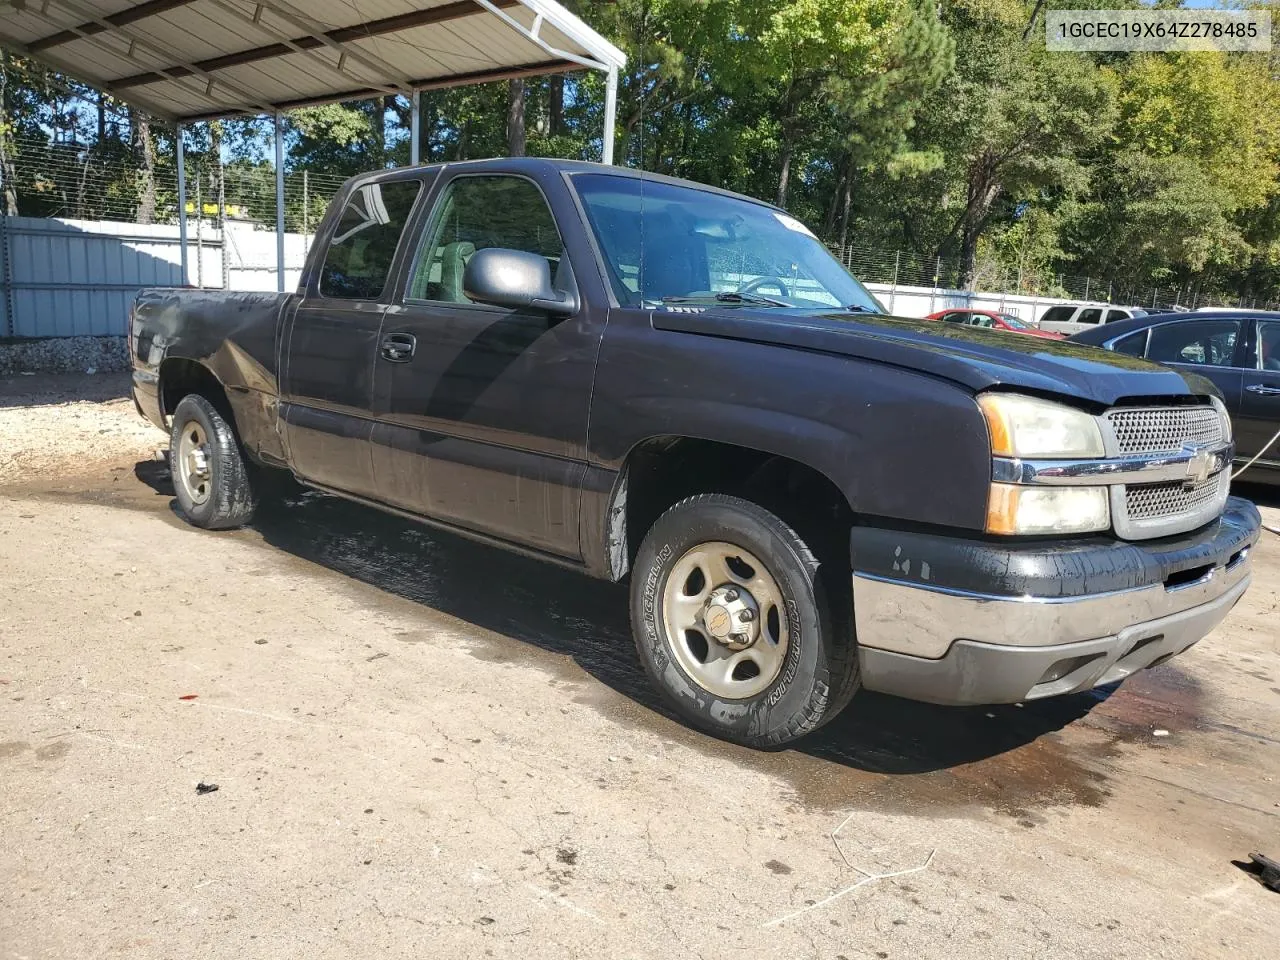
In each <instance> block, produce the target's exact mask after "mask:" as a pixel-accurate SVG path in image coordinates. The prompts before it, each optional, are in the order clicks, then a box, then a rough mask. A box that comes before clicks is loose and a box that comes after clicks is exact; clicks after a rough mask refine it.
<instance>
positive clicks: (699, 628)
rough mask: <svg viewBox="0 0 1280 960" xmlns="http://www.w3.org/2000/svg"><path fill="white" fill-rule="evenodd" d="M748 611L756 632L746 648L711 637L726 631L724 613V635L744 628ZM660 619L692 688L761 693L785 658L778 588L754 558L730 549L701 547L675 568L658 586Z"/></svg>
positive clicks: (726, 695)
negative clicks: (728, 598)
mask: <svg viewBox="0 0 1280 960" xmlns="http://www.w3.org/2000/svg"><path fill="white" fill-rule="evenodd" d="M725 588H729V589H732V590H737V591H738V593H739V598H738V599H737V600H736V601H735V602H734V603H732V604H728V603H725V602H724V600H723V597H724V596H725V595H726V594H725V593H724V591H725ZM752 608H754V610H755V611H756V612H755V614H754V616H753V617H752V619H751V621H750V623H754V624H755V625H756V631H755V634H754V638H753V639H752V640H751V642H750V643H749V644H747V645H745V646H743V645H741V642H740V641H738V642H729V638H721V637H717V636H716V635H715V632H718V633H723V632H724V629H725V626H724V624H725V620H724V615H725V614H726V613H727V614H728V615H729V621H730V623H731V624H732V627H731V628H730V629H739V628H742V627H743V626H749V625H750V623H748V624H740V623H738V620H739V619H740V618H741V616H742V614H741V610H742V609H752ZM735 612H736V613H737V616H734V613H735ZM708 617H710V618H711V619H712V623H711V625H710V626H709V625H708V622H707V618H708ZM662 621H663V627H664V628H665V631H666V636H667V644H668V645H669V646H670V648H671V651H672V653H673V654H674V655H675V658H676V662H677V663H679V664H680V666H681V668H682V669H683V670H684V672H685V673H686V674H687V675H688V676H689V677H690V679H692V680H693V681H694V683H696V684H698V686H700V687H701V688H702V689H703V690H705V691H707V692H708V693H710V694H712V695H714V696H716V697H719V698H721V699H724V700H745V699H747V698H749V697H754V696H757V695H759V694H760V693H763V692H764V691H765V690H767V689H769V687H770V686H771V685H772V684H773V682H774V680H776V679H777V678H778V675H779V674H780V673H781V672H782V667H783V664H784V663H785V662H786V659H787V647H788V642H789V637H788V631H787V616H786V606H785V603H784V600H783V597H782V591H781V589H779V587H778V582H777V580H775V579H774V577H773V575H772V574H771V573H770V572H769V569H768V568H767V567H766V566H765V565H764V564H763V563H762V562H761V561H760V560H759V559H758V558H757V557H756V556H755V555H754V554H753V553H751V552H750V551H749V550H744V549H743V548H742V547H739V546H736V545H735V544H732V543H725V542H723V541H711V542H708V543H700V544H698V545H697V546H694V547H691V548H690V549H689V550H687V551H685V553H684V555H683V556H681V557H680V559H679V560H677V561H676V562H675V564H674V565H673V566H672V567H671V572H670V573H669V574H668V575H667V580H666V585H665V586H664V587H663V595H662ZM712 627H714V628H715V632H713V630H712ZM733 636H735V634H731V635H730V637H733ZM736 636H742V634H736ZM748 663H750V664H753V665H754V673H753V667H752V666H747V664H748Z"/></svg>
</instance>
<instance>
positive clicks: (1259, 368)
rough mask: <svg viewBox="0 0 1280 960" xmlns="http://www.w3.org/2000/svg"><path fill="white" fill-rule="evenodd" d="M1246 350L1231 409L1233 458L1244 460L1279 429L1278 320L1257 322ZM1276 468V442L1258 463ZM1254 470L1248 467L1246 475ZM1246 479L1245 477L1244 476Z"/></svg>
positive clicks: (1279, 465)
mask: <svg viewBox="0 0 1280 960" xmlns="http://www.w3.org/2000/svg"><path fill="white" fill-rule="evenodd" d="M1255 323H1256V329H1255V330H1254V334H1253V337H1252V342H1251V343H1250V344H1249V349H1248V350H1247V351H1246V359H1245V370H1244V374H1243V377H1242V384H1241V387H1242V390H1241V393H1240V406H1239V410H1238V412H1237V410H1236V409H1232V411H1231V412H1232V416H1233V417H1234V419H1235V428H1236V456H1237V457H1240V458H1243V459H1245V460H1248V459H1250V458H1252V457H1254V456H1256V455H1257V454H1258V452H1259V451H1261V450H1262V448H1263V447H1264V446H1266V444H1267V441H1268V440H1270V439H1271V438H1272V437H1273V436H1275V434H1276V431H1277V430H1280V320H1257V321H1255ZM1258 466H1269V467H1273V468H1276V469H1280V441H1277V442H1276V444H1275V446H1273V447H1272V448H1271V449H1270V450H1268V451H1267V453H1266V455H1265V456H1264V457H1262V458H1261V459H1260V460H1259V461H1258ZM1255 469H1257V467H1252V468H1250V473H1252V471H1253V470H1255ZM1246 476H1247V474H1246Z"/></svg>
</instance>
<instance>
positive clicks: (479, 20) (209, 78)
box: [0, 0, 627, 288]
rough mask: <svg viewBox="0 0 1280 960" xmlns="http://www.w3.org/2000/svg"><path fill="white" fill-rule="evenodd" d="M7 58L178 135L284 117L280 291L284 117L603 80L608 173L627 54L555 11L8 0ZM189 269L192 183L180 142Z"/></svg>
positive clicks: (1, 20)
mask: <svg viewBox="0 0 1280 960" xmlns="http://www.w3.org/2000/svg"><path fill="white" fill-rule="evenodd" d="M0 45H3V46H6V47H9V48H10V49H12V50H15V51H19V52H21V53H24V54H26V55H28V56H30V57H33V58H35V59H38V60H41V61H43V62H44V63H47V64H48V65H49V66H51V67H53V68H54V69H56V70H59V71H61V72H62V73H65V74H67V75H68V76H71V77H74V78H76V79H77V80H80V81H82V82H84V83H87V84H89V85H90V86H92V87H95V88H97V89H99V90H102V91H104V92H106V93H109V94H111V95H112V96H115V97H118V98H119V99H121V100H124V101H126V102H128V103H131V104H134V105H136V106H138V107H141V108H142V109H143V110H145V111H147V112H148V113H150V114H153V115H154V116H157V117H161V118H163V119H167V120H170V121H174V122H176V123H178V124H179V125H181V124H183V123H190V122H195V121H199V120H212V119H216V118H219V117H231V116H239V115H244V114H269V115H275V117H276V161H277V162H276V190H277V198H276V228H277V232H278V235H279V236H278V247H277V256H278V260H279V264H278V267H279V283H280V285H281V287H282V288H283V282H284V206H283V197H282V194H283V175H284V171H283V167H282V163H281V160H282V159H283V151H282V146H281V132H280V131H281V124H280V113H281V112H282V111H285V110H289V109H292V108H295V107H303V106H310V105H314V104H319V103H331V102H333V101H337V100H355V99H360V98H363V97H376V96H382V95H384V94H405V95H409V96H412V98H413V106H414V109H413V121H414V130H413V135H412V137H411V139H410V142H411V154H412V160H413V162H415V163H416V162H417V159H418V158H417V146H418V136H417V133H418V131H417V121H418V109H417V102H418V98H417V96H416V95H415V94H416V93H417V92H418V91H420V90H430V89H436V88H441V87H452V86H460V85H463V84H471V83H484V82H486V81H491V80H506V79H512V78H516V77H524V76H532V75H537V74H546V73H563V72H567V71H571V70H580V69H584V68H586V69H593V70H601V71H603V72H604V73H605V74H606V75H607V80H606V83H605V116H604V131H603V133H604V139H603V147H602V151H601V152H602V154H603V157H602V159H603V160H604V162H605V163H612V162H613V132H614V117H615V114H616V110H617V86H618V70H619V69H620V68H621V67H622V66H623V65H625V63H626V59H627V58H626V55H625V54H623V53H622V51H621V50H619V49H618V48H617V47H615V46H614V45H613V44H611V43H610V42H609V41H608V40H606V39H605V38H604V37H602V36H600V34H598V33H596V32H595V31H594V30H592V29H591V28H590V27H588V26H587V25H586V24H585V23H583V22H582V21H581V20H579V19H578V18H577V17H575V16H574V15H573V14H571V13H570V12H569V11H568V10H566V9H565V8H564V7H562V6H560V4H558V3H555V2H553V0H296V2H289V0H264V2H261V3H258V2H253V0H146V2H143V3H130V2H128V0H3V2H2V3H0ZM178 144H179V146H178V183H179V223H180V226H181V233H182V236H183V244H182V249H183V269H184V275H185V268H186V242H185V240H186V206H185V193H186V191H185V189H184V188H185V186H186V184H185V171H184V169H183V156H182V145H181V144H182V140H181V137H179V138H178Z"/></svg>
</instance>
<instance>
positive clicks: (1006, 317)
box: [1000, 313, 1032, 330]
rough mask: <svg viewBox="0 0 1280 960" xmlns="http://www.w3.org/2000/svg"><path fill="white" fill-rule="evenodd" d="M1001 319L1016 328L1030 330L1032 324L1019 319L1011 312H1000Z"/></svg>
mask: <svg viewBox="0 0 1280 960" xmlns="http://www.w3.org/2000/svg"><path fill="white" fill-rule="evenodd" d="M1000 319H1001V320H1003V321H1004V322H1005V325H1006V326H1009V327H1012V328H1013V329H1014V330H1030V329H1032V327H1031V324H1029V323H1026V322H1024V321H1022V320H1019V319H1018V318H1017V317H1015V316H1013V315H1012V314H1009V313H1002V314H1000Z"/></svg>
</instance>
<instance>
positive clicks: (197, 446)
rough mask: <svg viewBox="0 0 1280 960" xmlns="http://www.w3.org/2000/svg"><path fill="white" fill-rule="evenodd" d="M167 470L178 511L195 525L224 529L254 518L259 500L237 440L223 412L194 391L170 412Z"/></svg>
mask: <svg viewBox="0 0 1280 960" xmlns="http://www.w3.org/2000/svg"><path fill="white" fill-rule="evenodd" d="M184 444H185V446H184ZM197 451H198V452H197ZM201 467H203V471H201ZM169 472H170V474H171V475H172V477H173V489H174V493H175V495H176V496H177V500H178V506H179V508H180V509H181V511H182V515H183V516H184V517H185V518H186V519H187V521H188V522H190V523H192V524H194V525H195V526H197V527H203V528H204V529H206V530H228V529H231V528H234V527H241V526H244V525H245V524H246V523H248V522H249V520H250V518H251V517H252V516H253V511H254V508H255V507H256V506H257V502H258V501H257V497H256V496H255V494H254V489H253V485H252V483H251V482H250V479H249V464H248V463H246V461H245V457H244V453H243V452H242V451H241V449H240V442H239V440H237V439H236V434H235V431H234V430H233V429H232V428H231V425H230V424H229V423H227V421H226V420H225V419H224V418H223V416H222V414H220V413H219V412H218V411H217V409H216V408H215V407H214V406H213V404H212V403H210V402H209V401H208V400H206V399H205V398H204V397H202V396H200V395H199V394H194V393H192V394H188V395H187V396H185V397H183V398H182V401H181V402H180V403H179V404H178V406H177V409H175V410H174V411H173V423H172V426H171V428H170V431H169Z"/></svg>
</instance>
